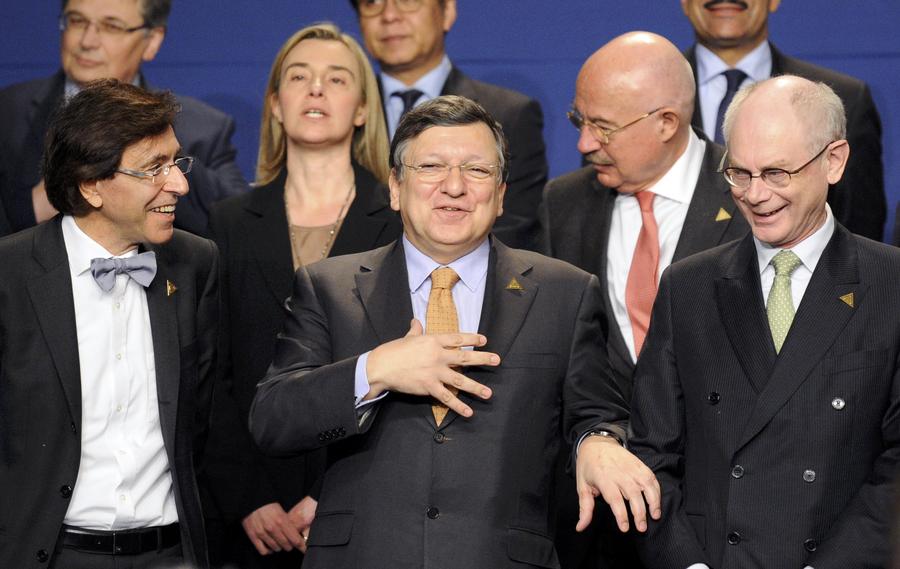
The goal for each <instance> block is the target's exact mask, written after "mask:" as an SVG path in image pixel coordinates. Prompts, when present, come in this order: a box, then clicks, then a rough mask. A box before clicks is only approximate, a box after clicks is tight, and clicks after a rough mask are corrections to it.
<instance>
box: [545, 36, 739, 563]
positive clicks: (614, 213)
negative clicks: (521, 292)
mask: <svg viewBox="0 0 900 569" xmlns="http://www.w3.org/2000/svg"><path fill="white" fill-rule="evenodd" d="M694 92H695V87H694V77H693V74H692V72H691V68H690V65H689V64H688V62H687V60H686V59H685V58H684V56H683V55H682V54H681V52H680V51H679V50H678V48H676V47H675V46H674V45H673V44H672V43H671V42H669V41H668V40H667V39H666V38H664V37H662V36H658V35H656V34H651V33H647V32H633V33H628V34H625V35H622V36H619V37H617V38H615V39H614V40H612V41H611V42H609V43H608V44H606V45H604V46H603V47H602V48H600V49H599V50H597V51H596V52H595V53H594V54H593V55H591V57H590V58H588V60H587V61H586V62H585V63H584V66H583V67H582V68H581V72H580V73H579V74H578V79H577V82H576V84H575V101H574V103H573V105H572V109H571V111H570V112H569V118H570V120H571V121H572V124H573V125H575V128H577V129H578V131H579V134H580V136H579V139H578V150H579V152H581V154H582V155H584V157H585V160H586V162H588V166H586V167H584V168H581V169H580V170H576V171H574V172H570V173H568V174H565V175H563V176H561V177H559V178H556V179H554V180H551V181H550V182H549V183H548V184H547V187H546V188H545V190H544V206H543V207H544V212H543V213H544V215H543V226H544V227H543V229H544V239H545V241H544V246H545V252H546V253H547V254H549V255H551V256H553V257H556V258H559V259H563V260H565V261H568V262H570V263H572V264H574V265H576V266H578V267H580V268H582V269H584V270H586V271H588V272H591V273H594V274H595V275H597V277H598V278H599V279H600V283H601V285H602V288H603V292H604V295H603V299H604V302H605V308H606V316H607V322H608V329H609V333H608V336H607V339H606V347H607V351H608V354H609V360H610V363H611V365H612V368H613V372H614V375H615V378H616V381H617V382H618V383H619V385H620V387H621V389H622V391H623V393H625V394H626V400H628V398H629V397H630V394H631V377H632V373H633V371H634V364H635V361H636V360H637V356H638V354H639V353H640V349H641V344H642V343H643V338H644V336H645V335H646V332H647V325H648V321H649V316H650V307H651V305H652V304H653V298H654V295H655V293H656V284H657V281H658V276H659V275H660V274H661V273H662V271H663V269H665V268H666V267H667V266H668V265H669V263H671V262H672V261H673V260H678V259H681V258H683V257H686V256H688V255H690V254H692V253H696V252H698V251H703V250H704V249H708V248H710V247H713V246H715V245H718V244H720V243H724V242H726V241H730V240H732V239H736V238H738V237H740V236H742V235H744V234H746V232H747V224H746V223H745V222H744V220H743V219H741V217H740V215H738V213H737V211H736V207H735V204H734V202H733V201H732V200H731V197H730V195H729V193H728V184H726V183H725V180H724V179H722V176H721V175H720V174H717V173H716V169H717V167H718V164H719V162H720V161H721V159H722V155H723V153H724V150H723V148H722V147H720V146H718V145H716V144H715V143H713V142H710V141H709V140H707V139H706V138H705V136H704V135H703V134H702V132H700V131H699V130H694V129H693V128H692V127H691V115H692V113H693V109H694ZM642 200H643V202H642ZM642 203H644V204H645V205H643V206H642ZM642 207H643V213H642ZM569 485H570V486H571V484H569ZM565 491H566V492H571V491H572V490H571V488H566V489H565ZM569 501H570V500H563V503H567V502H569ZM576 517H577V513H576V512H562V513H561V519H560V527H559V528H558V534H559V536H560V537H559V545H558V549H559V551H560V553H561V557H563V559H562V561H563V563H564V565H563V566H564V567H571V568H575V567H586V566H598V567H611V566H612V567H628V568H629V569H631V568H632V567H634V566H635V565H634V563H636V562H635V561H633V559H632V558H631V557H630V556H629V555H628V554H627V553H621V552H618V548H616V542H618V541H621V539H622V538H620V537H619V536H618V535H617V533H616V532H615V531H610V532H608V535H609V539H608V540H601V541H606V542H607V543H605V544H603V543H601V544H600V545H599V549H596V548H597V546H596V545H595V544H596V543H597V540H593V539H588V538H580V537H577V536H575V535H574V533H573V531H572V528H573V527H574V520H575V519H576ZM610 525H611V524H610ZM610 548H613V549H616V552H612V551H609V550H610ZM587 549H592V550H593V549H596V551H593V552H591V551H587ZM567 552H568V555H567ZM567 557H568V558H567ZM585 558H593V559H595V560H596V561H597V564H596V565H594V564H593V563H591V562H588V564H587V565H585V561H584V560H585ZM611 558H613V559H617V558H620V559H621V561H615V562H614V561H611Z"/></svg>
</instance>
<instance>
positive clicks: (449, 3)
mask: <svg viewBox="0 0 900 569" xmlns="http://www.w3.org/2000/svg"><path fill="white" fill-rule="evenodd" d="M454 22H456V0H444V33H445V34H446V33H447V32H449V31H450V28H452V27H453V23H454Z"/></svg>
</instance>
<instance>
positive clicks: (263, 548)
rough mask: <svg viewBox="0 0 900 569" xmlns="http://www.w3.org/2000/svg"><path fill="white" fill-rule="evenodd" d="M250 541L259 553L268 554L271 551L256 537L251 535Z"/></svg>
mask: <svg viewBox="0 0 900 569" xmlns="http://www.w3.org/2000/svg"><path fill="white" fill-rule="evenodd" d="M250 543H252V544H253V547H255V548H256V551H258V552H259V554H260V555H268V554H270V553H272V550H271V549H269V548H268V547H266V544H264V543H263V542H262V540H261V539H259V538H258V537H251V538H250Z"/></svg>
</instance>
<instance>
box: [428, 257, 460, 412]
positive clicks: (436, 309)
mask: <svg viewBox="0 0 900 569" xmlns="http://www.w3.org/2000/svg"><path fill="white" fill-rule="evenodd" d="M457 282H459V275H457V274H456V271H454V270H453V269H451V268H450V267H441V268H439V269H435V270H434V271H433V272H432V273H431V294H430V295H428V308H427V309H426V311H425V333H426V334H455V333H456V332H459V318H458V317H457V315H456V305H455V304H454V303H453V292H452V291H453V285H455V284H456V283H457ZM446 387H447V389H449V390H450V391H452V392H453V395H456V393H457V390H456V388H455V387H452V386H450V385H447V386H446ZM448 410H449V409H447V406H446V405H444V404H443V403H440V402H437V401H436V402H435V403H433V404H432V405H431V412H432V413H433V414H434V420H435V422H436V423H437V424H438V426H440V424H441V421H443V420H444V417H446V416H447V411H448Z"/></svg>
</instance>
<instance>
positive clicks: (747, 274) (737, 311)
mask: <svg viewBox="0 0 900 569" xmlns="http://www.w3.org/2000/svg"><path fill="white" fill-rule="evenodd" d="M758 268H759V264H758V262H757V259H756V248H755V247H754V245H753V239H752V237H751V236H749V235H748V236H747V237H745V238H744V239H743V240H742V241H741V242H740V244H739V245H738V247H737V248H736V249H734V252H733V254H732V257H731V259H729V260H728V263H727V265H726V269H725V274H724V275H723V276H722V277H721V278H719V279H718V280H717V281H716V283H715V290H716V302H717V304H718V307H719V314H721V317H722V324H723V325H724V326H725V332H726V334H727V335H728V339H729V341H730V342H731V346H732V349H733V351H734V353H735V355H736V356H737V359H738V361H739V362H740V364H741V368H742V369H743V370H744V375H745V376H746V377H747V379H748V380H749V381H750V383H751V385H752V386H753V388H754V390H755V391H757V392H758V391H759V390H760V389H762V385H763V384H764V382H765V380H766V378H768V377H769V374H770V373H771V370H772V365H773V363H774V361H775V347H774V346H773V344H772V335H771V333H770V332H769V324H768V321H767V320H766V316H765V314H766V309H765V304H764V303H763V299H762V288H761V285H760V281H759V270H758Z"/></svg>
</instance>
